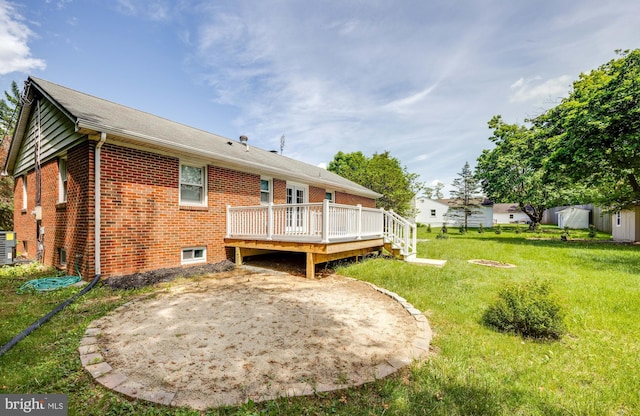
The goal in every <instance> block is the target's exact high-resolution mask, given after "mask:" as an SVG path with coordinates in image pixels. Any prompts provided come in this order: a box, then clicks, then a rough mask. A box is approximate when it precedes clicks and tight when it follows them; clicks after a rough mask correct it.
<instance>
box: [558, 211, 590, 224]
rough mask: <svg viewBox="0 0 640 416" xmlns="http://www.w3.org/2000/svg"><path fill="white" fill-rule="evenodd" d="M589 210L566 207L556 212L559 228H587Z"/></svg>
mask: <svg viewBox="0 0 640 416" xmlns="http://www.w3.org/2000/svg"><path fill="white" fill-rule="evenodd" d="M590 213H591V210H588V209H584V208H578V207H568V208H565V209H563V210H561V211H558V212H557V215H558V227H559V228H565V227H569V228H573V229H586V228H589V214H590Z"/></svg>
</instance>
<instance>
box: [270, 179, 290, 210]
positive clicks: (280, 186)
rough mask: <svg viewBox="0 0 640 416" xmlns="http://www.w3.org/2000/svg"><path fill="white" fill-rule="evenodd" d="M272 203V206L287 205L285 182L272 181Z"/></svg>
mask: <svg viewBox="0 0 640 416" xmlns="http://www.w3.org/2000/svg"><path fill="white" fill-rule="evenodd" d="M273 203H274V204H286V203H287V182H286V181H283V180H280V179H274V180H273Z"/></svg>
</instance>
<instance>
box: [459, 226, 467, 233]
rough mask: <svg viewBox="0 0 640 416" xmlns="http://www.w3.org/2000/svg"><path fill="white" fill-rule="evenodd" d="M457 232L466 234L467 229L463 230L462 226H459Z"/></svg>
mask: <svg viewBox="0 0 640 416" xmlns="http://www.w3.org/2000/svg"><path fill="white" fill-rule="evenodd" d="M458 231H460V234H464V233H466V232H467V229H466V228H464V225H461V226H460V227H459V228H458Z"/></svg>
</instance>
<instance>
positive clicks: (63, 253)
mask: <svg viewBox="0 0 640 416" xmlns="http://www.w3.org/2000/svg"><path fill="white" fill-rule="evenodd" d="M58 258H59V259H60V266H63V267H64V266H66V265H67V250H66V249H64V248H59V249H58Z"/></svg>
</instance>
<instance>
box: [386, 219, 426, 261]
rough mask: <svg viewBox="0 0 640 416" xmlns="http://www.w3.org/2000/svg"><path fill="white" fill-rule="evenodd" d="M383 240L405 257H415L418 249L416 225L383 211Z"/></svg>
mask: <svg viewBox="0 0 640 416" xmlns="http://www.w3.org/2000/svg"><path fill="white" fill-rule="evenodd" d="M384 240H385V242H387V243H390V244H391V246H392V247H393V248H396V249H398V250H400V254H402V255H403V256H404V257H405V258H406V257H415V256H416V253H417V251H416V249H417V247H418V235H417V229H416V224H415V223H412V222H410V221H408V220H407V219H406V218H403V217H401V216H400V215H398V214H396V213H395V212H393V210H391V211H384Z"/></svg>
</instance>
